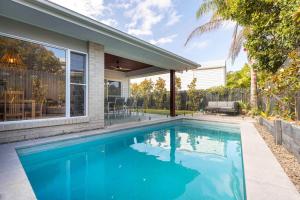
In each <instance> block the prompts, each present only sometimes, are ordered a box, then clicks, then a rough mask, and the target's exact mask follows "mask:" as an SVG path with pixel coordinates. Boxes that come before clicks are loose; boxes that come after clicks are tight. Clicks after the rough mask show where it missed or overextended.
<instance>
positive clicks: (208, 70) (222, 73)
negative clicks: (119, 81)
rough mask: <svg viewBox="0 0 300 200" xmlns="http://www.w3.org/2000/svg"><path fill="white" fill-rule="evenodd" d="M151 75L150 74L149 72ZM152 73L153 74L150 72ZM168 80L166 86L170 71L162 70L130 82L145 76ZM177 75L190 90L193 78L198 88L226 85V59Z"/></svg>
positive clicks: (152, 78) (154, 79)
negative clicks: (189, 86)
mask: <svg viewBox="0 0 300 200" xmlns="http://www.w3.org/2000/svg"><path fill="white" fill-rule="evenodd" d="M148 75H149V74H148ZM150 75H151V74H150ZM159 77H160V78H162V79H164V80H166V88H167V90H169V88H170V84H169V83H170V76H169V74H168V72H165V73H164V74H163V73H162V72H160V74H159V75H157V74H154V75H153V74H152V76H147V77H140V76H138V77H132V79H131V80H130V83H140V82H142V81H143V80H144V79H145V78H147V79H151V80H152V81H154V82H155V81H156V80H157V79H158V78H159ZM176 77H180V79H181V90H188V85H189V84H190V83H191V81H192V79H193V78H196V79H197V82H196V89H198V90H199V89H208V88H211V87H217V86H225V84H226V61H225V60H218V61H209V62H203V63H201V67H198V68H196V69H191V70H184V71H181V72H177V73H176Z"/></svg>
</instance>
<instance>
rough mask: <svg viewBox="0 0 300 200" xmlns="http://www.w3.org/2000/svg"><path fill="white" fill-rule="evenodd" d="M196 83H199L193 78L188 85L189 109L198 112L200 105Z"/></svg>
mask: <svg viewBox="0 0 300 200" xmlns="http://www.w3.org/2000/svg"><path fill="white" fill-rule="evenodd" d="M196 83H197V78H193V80H192V81H191V83H190V84H189V85H188V90H187V96H188V105H189V108H190V109H191V110H193V111H195V110H197V109H198V105H199V99H198V96H197V89H196Z"/></svg>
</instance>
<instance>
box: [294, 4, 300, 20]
mask: <svg viewBox="0 0 300 200" xmlns="http://www.w3.org/2000/svg"><path fill="white" fill-rule="evenodd" d="M293 19H294V21H295V22H296V23H300V6H299V8H298V10H297V11H296V12H295V13H294V14H293Z"/></svg>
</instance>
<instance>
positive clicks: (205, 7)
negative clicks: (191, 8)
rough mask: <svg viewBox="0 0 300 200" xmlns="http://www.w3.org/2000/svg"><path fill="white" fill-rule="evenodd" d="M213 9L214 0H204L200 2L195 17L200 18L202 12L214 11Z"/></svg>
mask: <svg viewBox="0 0 300 200" xmlns="http://www.w3.org/2000/svg"><path fill="white" fill-rule="evenodd" d="M215 9H216V4H215V1H214V0H205V1H204V2H203V3H201V5H200V7H199V9H198V10H197V12H196V17H197V18H200V17H202V16H203V15H204V14H207V13H209V12H211V11H214V10H215Z"/></svg>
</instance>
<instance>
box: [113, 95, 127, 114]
mask: <svg viewBox="0 0 300 200" xmlns="http://www.w3.org/2000/svg"><path fill="white" fill-rule="evenodd" d="M120 113H122V114H123V115H124V117H125V113H126V107H125V98H124V97H119V98H116V100H115V104H114V114H115V117H116V114H118V115H120Z"/></svg>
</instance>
